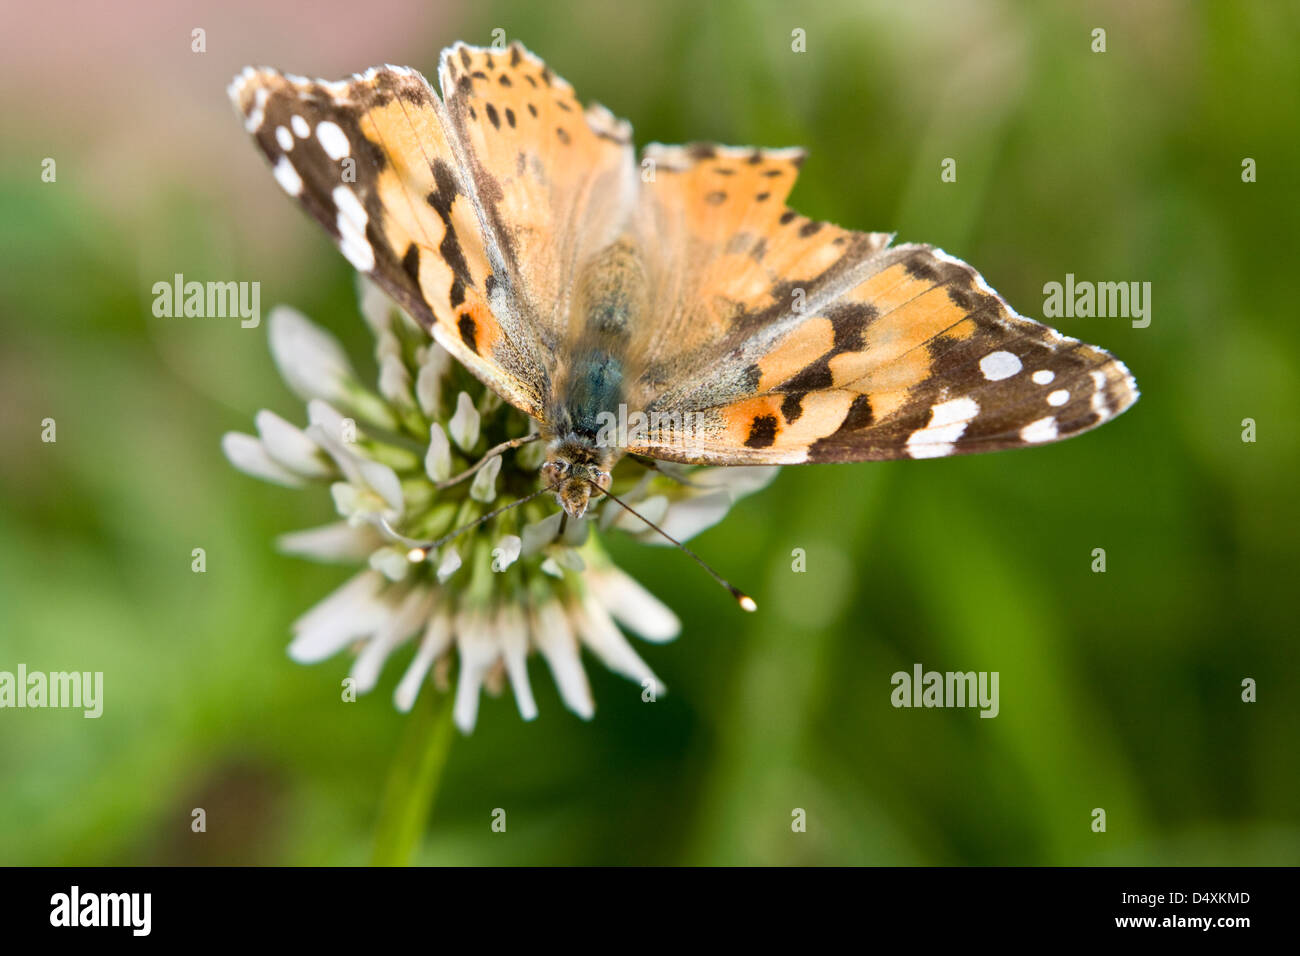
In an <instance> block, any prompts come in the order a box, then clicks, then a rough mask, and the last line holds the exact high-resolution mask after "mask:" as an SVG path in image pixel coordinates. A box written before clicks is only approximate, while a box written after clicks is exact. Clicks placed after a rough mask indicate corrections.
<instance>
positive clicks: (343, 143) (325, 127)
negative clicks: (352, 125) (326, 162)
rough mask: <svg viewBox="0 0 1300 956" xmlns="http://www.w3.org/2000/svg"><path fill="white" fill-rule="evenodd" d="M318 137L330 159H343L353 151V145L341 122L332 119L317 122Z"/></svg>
mask: <svg viewBox="0 0 1300 956" xmlns="http://www.w3.org/2000/svg"><path fill="white" fill-rule="evenodd" d="M316 138H317V139H318V140H320V144H321V148H322V149H324V150H325V154H326V155H327V156H329V158H330V159H342V158H343V157H344V156H346V155H348V153H350V152H352V146H351V144H350V143H348V138H347V136H346V135H345V134H344V132H343V130H341V129H340V128H339V124H338V123H335V122H333V121H332V120H323V121H321V122H319V123H317V124H316Z"/></svg>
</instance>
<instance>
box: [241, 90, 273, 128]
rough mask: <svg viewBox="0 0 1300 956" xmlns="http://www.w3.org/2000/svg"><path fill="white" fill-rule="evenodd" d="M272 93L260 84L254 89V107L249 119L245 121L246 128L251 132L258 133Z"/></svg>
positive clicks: (249, 113)
mask: <svg viewBox="0 0 1300 956" xmlns="http://www.w3.org/2000/svg"><path fill="white" fill-rule="evenodd" d="M270 95H271V94H270V93H268V92H267V91H266V87H265V86H259V87H258V88H257V89H255V90H254V91H253V108H252V109H251V110H249V111H248V120H247V121H246V122H245V123H244V129H246V130H248V131H249V132H250V133H256V132H257V130H258V129H259V128H260V127H261V125H262V120H263V119H265V117H266V114H265V110H266V100H267V97H269V96H270Z"/></svg>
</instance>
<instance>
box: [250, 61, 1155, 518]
mask: <svg viewBox="0 0 1300 956" xmlns="http://www.w3.org/2000/svg"><path fill="white" fill-rule="evenodd" d="M438 80H439V86H440V94H441V95H438V94H435V93H434V91H433V89H432V88H431V86H430V85H429V83H428V81H426V80H425V79H424V77H423V76H421V75H420V74H419V73H417V72H416V71H414V70H411V69H409V68H405V67H393V66H384V67H377V68H374V69H371V70H368V71H367V72H365V73H363V74H360V75H356V76H353V77H352V78H351V79H349V80H343V81H340V82H326V81H319V80H308V79H304V78H302V77H295V76H289V75H285V74H281V73H279V72H276V71H274V70H269V69H252V68H250V69H247V70H245V71H244V72H243V73H242V74H241V75H240V76H238V77H236V79H235V81H234V83H233V84H232V85H231V88H230V95H231V98H232V100H233V101H234V103H235V105H236V108H237V109H238V110H239V112H240V114H241V116H242V117H243V119H244V123H245V127H246V129H247V130H248V132H249V133H250V134H251V135H252V136H253V138H254V140H255V141H256V143H257V145H258V146H259V147H260V148H261V150H262V151H263V153H264V154H265V155H266V157H267V159H268V160H269V161H270V163H271V167H272V172H273V174H274V176H275V179H276V181H277V182H279V183H280V185H281V186H282V187H283V188H284V190H285V191H286V192H288V193H289V194H290V195H292V196H293V197H294V198H296V199H297V200H298V201H299V202H300V203H301V204H302V206H303V207H304V208H305V209H306V210H307V211H308V213H310V214H311V215H312V217H313V218H315V219H316V220H317V221H318V222H319V223H320V224H321V225H322V226H323V227H324V228H325V229H326V230H327V231H328V232H329V234H330V235H331V236H332V237H333V238H334V240H335V241H336V243H337V244H338V246H339V249H340V251H341V252H342V253H343V254H344V256H346V257H347V259H348V261H349V262H351V263H352V265H353V266H355V267H356V268H357V269H358V270H360V271H361V272H363V273H366V274H367V275H369V276H371V277H372V278H373V279H374V280H375V281H376V282H377V283H379V285H381V286H382V287H383V288H384V289H385V290H386V291H387V292H388V293H389V294H390V295H391V296H392V297H393V298H394V299H395V300H396V301H397V302H398V303H399V304H400V305H402V306H403V307H404V308H405V309H406V310H407V311H408V312H409V313H410V314H411V315H412V316H413V317H414V318H415V319H417V320H418V321H419V322H420V323H421V324H422V325H423V326H424V327H425V328H427V329H428V330H429V332H430V333H431V335H432V336H433V337H434V339H435V340H436V341H437V342H438V343H440V344H441V345H442V346H443V347H445V348H446V349H447V350H448V351H450V352H451V353H452V354H453V355H454V356H455V357H456V358H457V359H458V360H459V361H460V362H461V363H462V364H464V365H465V367H466V368H467V369H469V371H470V372H472V373H473V374H474V375H475V376H477V377H478V378H479V379H480V380H481V381H483V382H484V383H485V384H486V385H487V386H489V387H490V388H492V389H493V390H494V391H496V392H497V393H498V394H499V395H500V396H501V397H502V398H503V399H505V400H506V401H507V402H509V403H510V404H512V405H514V406H515V407H516V408H519V409H520V410H522V411H524V412H525V413H527V414H528V415H530V416H531V417H532V418H534V419H535V420H536V421H537V423H538V430H539V433H540V436H541V438H542V439H543V440H544V441H546V442H547V444H548V454H547V458H546V463H545V465H544V466H543V469H542V472H543V480H544V481H545V482H546V485H547V486H548V487H552V488H553V489H554V490H555V493H556V495H557V498H558V500H559V501H560V503H561V504H562V505H563V507H564V508H565V510H566V511H567V512H568V513H569V514H570V515H573V516H580V515H581V514H582V513H583V512H584V510H585V509H586V507H587V503H588V501H589V499H590V498H591V497H593V496H598V494H599V492H600V491H602V490H607V489H608V486H609V473H610V470H611V468H612V467H613V465H614V464H615V463H616V462H617V460H618V459H619V457H620V456H622V455H623V454H627V453H632V454H636V455H639V456H644V457H648V458H652V459H659V460H663V461H672V462H682V463H687V464H705V463H707V464H713V465H765V464H801V463H805V462H849V461H871V460H883V459H896V458H936V457H944V456H949V455H960V454H968V453H972V452H983V451H995V450H999V449H1007V448H1017V447H1024V446H1028V445H1037V444H1043V443H1046V442H1051V441H1057V440H1059V439H1063V438H1068V437H1071V436H1073V435H1077V434H1079V433H1081V432H1083V431H1086V430H1088V429H1090V428H1093V427H1095V426H1097V425H1100V424H1102V423H1104V422H1106V421H1109V420H1110V419H1111V418H1114V417H1115V416H1116V415H1118V414H1120V413H1121V412H1123V411H1124V410H1125V409H1127V408H1128V407H1129V406H1130V405H1132V404H1133V402H1134V401H1136V399H1137V397H1138V392H1137V387H1136V385H1135V383H1134V381H1133V378H1132V376H1131V375H1130V374H1129V372H1128V370H1127V369H1126V368H1125V367H1124V365H1123V363H1121V362H1120V361H1119V360H1118V359H1116V358H1115V357H1114V356H1112V355H1110V354H1109V353H1107V352H1105V351H1103V350H1102V349H1100V348H1097V347H1096V346H1092V345H1087V344H1085V343H1082V342H1080V341H1078V340H1076V339H1073V338H1070V337H1068V336H1064V335H1062V334H1060V333H1059V332H1056V331H1055V330H1053V329H1051V328H1048V327H1047V326H1045V325H1042V324H1040V323H1038V322H1034V321H1032V320H1029V319H1026V318H1024V317H1022V316H1020V315H1018V314H1017V313H1016V312H1015V311H1014V310H1013V309H1012V308H1011V307H1010V306H1009V305H1008V304H1007V303H1006V302H1005V301H1004V300H1003V299H1002V298H1001V297H1000V296H999V295H998V294H997V293H996V292H994V291H993V289H992V288H990V287H989V285H988V283H987V282H985V281H984V279H983V277H981V276H980V275H979V273H977V272H976V271H975V270H974V269H973V268H971V267H970V266H969V265H967V264H966V263H964V262H962V261H961V260H959V259H956V258H954V257H952V256H949V255H948V254H946V253H945V252H943V251H942V250H940V249H936V248H933V247H931V246H927V245H921V244H901V245H896V246H895V245H891V243H892V241H893V236H892V235H890V234H887V233H869V232H854V231H851V230H847V229H843V228H841V227H839V226H835V225H832V224H830V223H826V222H819V221H816V220H811V219H808V218H806V217H804V216H801V215H800V214H799V213H797V212H796V211H794V210H793V209H791V208H789V207H788V206H787V205H786V203H785V200H786V198H787V197H788V195H789V193H790V190H791V188H792V187H793V185H794V182H795V178H796V176H797V175H798V171H799V168H800V166H801V165H802V163H803V159H804V153H803V151H802V150H799V149H759V148H752V147H727V146H717V145H711V144H694V145H689V146H664V145H660V144H650V145H649V146H647V147H646V148H645V150H644V151H643V153H642V155H641V160H640V162H638V159H637V156H636V155H635V153H634V150H633V147H632V137H631V128H630V127H629V125H628V124H627V122H626V121H623V120H620V119H617V118H615V117H614V115H613V114H612V113H610V112H609V111H608V110H607V109H605V108H604V107H602V106H600V105H598V104H592V105H589V106H587V107H585V108H584V107H583V106H582V105H581V104H580V103H579V102H578V100H577V98H576V96H575V95H574V91H573V88H572V87H571V86H570V85H569V84H568V83H567V82H565V81H564V80H562V79H560V78H559V77H558V76H556V75H555V74H554V73H552V72H551V70H550V69H549V68H548V67H547V66H546V65H545V64H544V63H543V62H542V61H541V60H539V59H538V58H537V57H535V56H534V55H533V54H531V53H529V52H528V51H527V50H526V49H524V48H523V47H522V46H521V45H519V44H517V43H516V44H513V45H511V46H510V47H509V48H508V49H504V50H496V49H484V48H478V47H471V46H467V45H465V44H456V45H455V46H453V47H451V48H450V49H448V50H446V51H444V52H443V54H442V58H441V63H440V66H439V70H438ZM643 169H645V170H648V171H649V174H648V175H645V176H642V175H641V171H642V170H643ZM629 409H630V410H632V412H633V416H632V417H633V418H635V419H636V420H637V421H638V422H640V423H642V427H639V428H636V429H634V430H632V431H631V432H629V433H626V434H624V433H622V432H618V431H616V433H615V434H616V438H615V439H614V440H612V441H611V440H609V439H608V438H606V437H605V436H604V435H603V434H602V433H601V431H600V428H599V425H600V424H601V423H602V422H608V421H610V419H611V418H615V419H616V420H620V421H626V420H627V418H628V415H627V412H628V410H629ZM620 415H621V416H622V417H621V418H620V417H619V416H620ZM647 423H648V424H647Z"/></svg>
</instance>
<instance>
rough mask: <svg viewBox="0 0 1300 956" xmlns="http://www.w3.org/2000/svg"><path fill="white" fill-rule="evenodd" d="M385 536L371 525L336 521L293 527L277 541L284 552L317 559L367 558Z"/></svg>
mask: <svg viewBox="0 0 1300 956" xmlns="http://www.w3.org/2000/svg"><path fill="white" fill-rule="evenodd" d="M383 543H384V539H383V537H382V536H380V535H379V534H378V533H376V531H375V530H374V528H372V527H371V526H370V525H351V524H348V523H347V522H346V521H336V522H334V523H333V524H327V525H324V526H323V527H320V528H308V529H307V530H305V531H290V532H289V533H288V534H282V535H280V537H279V539H278V540H277V542H276V544H277V546H278V547H279V549H280V550H281V551H282V552H284V553H285V554H292V555H294V556H296V557H299V558H309V559H311V560H314V561H364V560H365V559H366V557H367V556H368V555H369V554H370V553H371V552H372V551H374V550H375V549H376V548H378V547H380V546H382V545H383Z"/></svg>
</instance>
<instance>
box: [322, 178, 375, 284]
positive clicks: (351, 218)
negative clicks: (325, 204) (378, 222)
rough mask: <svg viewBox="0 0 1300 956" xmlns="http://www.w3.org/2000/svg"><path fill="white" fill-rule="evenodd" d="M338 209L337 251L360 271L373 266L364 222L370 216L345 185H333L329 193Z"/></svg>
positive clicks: (373, 257)
mask: <svg viewBox="0 0 1300 956" xmlns="http://www.w3.org/2000/svg"><path fill="white" fill-rule="evenodd" d="M330 198H332V199H333V200H334V206H335V208H336V209H338V212H339V214H338V219H337V225H338V229H339V251H340V252H342V253H343V255H344V256H345V257H346V258H347V260H348V262H350V263H352V264H353V265H354V266H356V267H357V268H358V269H359V270H361V271H362V272H369V271H370V270H371V269H373V268H374V267H375V250H374V249H372V248H371V246H370V240H368V239H367V238H366V223H367V222H368V221H369V219H370V217H369V216H367V215H366V209H365V207H364V206H362V205H361V200H360V199H358V198H357V196H356V193H354V192H353V191H352V190H350V189H348V187H346V186H335V187H334V192H332V193H331V194H330Z"/></svg>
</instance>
